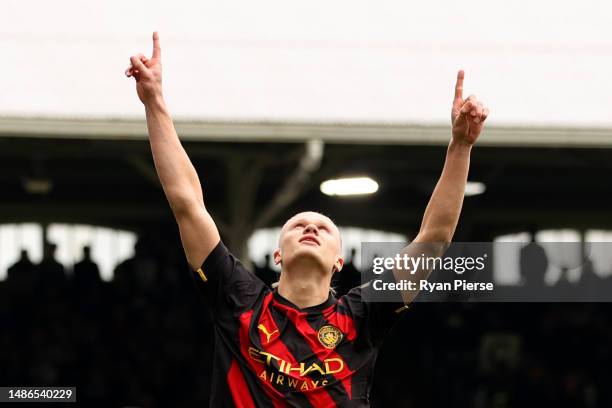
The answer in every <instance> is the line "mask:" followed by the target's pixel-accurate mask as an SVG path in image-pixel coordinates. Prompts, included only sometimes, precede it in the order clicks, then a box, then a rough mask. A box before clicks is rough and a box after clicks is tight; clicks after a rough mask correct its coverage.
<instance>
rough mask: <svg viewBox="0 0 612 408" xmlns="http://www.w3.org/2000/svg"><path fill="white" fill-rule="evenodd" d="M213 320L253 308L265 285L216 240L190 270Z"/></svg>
mask: <svg viewBox="0 0 612 408" xmlns="http://www.w3.org/2000/svg"><path fill="white" fill-rule="evenodd" d="M193 277H194V279H195V281H196V285H197V287H198V288H199V289H200V291H201V292H202V293H203V295H204V297H205V302H206V303H208V304H209V305H210V307H211V311H212V313H213V317H214V318H215V317H218V316H219V315H221V314H224V313H231V314H233V315H238V314H241V313H242V312H244V311H247V310H249V309H251V308H252V307H253V305H254V304H255V303H256V302H257V299H258V298H259V297H260V296H262V294H264V293H265V292H266V291H267V290H269V289H267V286H266V285H265V284H264V283H263V281H261V280H260V279H259V278H258V277H257V276H255V274H254V273H252V272H251V271H249V270H248V269H247V268H246V267H245V266H244V265H243V264H242V262H240V260H239V259H238V258H236V257H235V256H234V255H233V254H232V253H231V252H229V250H228V249H227V247H226V246H225V244H223V242H222V241H219V243H218V244H217V246H216V247H215V248H214V249H213V250H212V252H211V253H210V255H208V257H207V258H206V260H205V261H204V263H203V264H202V266H201V267H200V268H199V269H198V270H197V271H193Z"/></svg>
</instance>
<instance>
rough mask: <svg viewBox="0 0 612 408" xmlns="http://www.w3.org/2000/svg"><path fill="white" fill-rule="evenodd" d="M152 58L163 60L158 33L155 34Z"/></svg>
mask: <svg viewBox="0 0 612 408" xmlns="http://www.w3.org/2000/svg"><path fill="white" fill-rule="evenodd" d="M151 58H161V47H160V45H159V34H158V33H157V31H155V32H154V33H153V55H152V56H151Z"/></svg>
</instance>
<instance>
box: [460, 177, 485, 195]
mask: <svg viewBox="0 0 612 408" xmlns="http://www.w3.org/2000/svg"><path fill="white" fill-rule="evenodd" d="M486 189H487V186H485V184H484V183H481V182H479V181H468V182H467V184H466V185H465V192H464V195H465V196H466V197H469V196H475V195H478V194H482V193H484V192H485V191H486Z"/></svg>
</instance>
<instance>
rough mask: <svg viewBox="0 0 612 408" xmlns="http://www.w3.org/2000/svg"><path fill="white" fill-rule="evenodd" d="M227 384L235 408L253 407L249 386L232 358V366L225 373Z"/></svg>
mask: <svg viewBox="0 0 612 408" xmlns="http://www.w3.org/2000/svg"><path fill="white" fill-rule="evenodd" d="M227 383H228V384H229V386H230V392H231V393H232V399H233V400H234V405H235V406H236V408H252V407H254V406H255V402H254V401H253V397H252V396H251V392H250V391H249V386H248V385H247V383H246V380H245V379H244V374H242V371H240V366H239V365H238V362H237V361H236V359H234V358H232V365H231V366H230V369H229V371H228V372H227Z"/></svg>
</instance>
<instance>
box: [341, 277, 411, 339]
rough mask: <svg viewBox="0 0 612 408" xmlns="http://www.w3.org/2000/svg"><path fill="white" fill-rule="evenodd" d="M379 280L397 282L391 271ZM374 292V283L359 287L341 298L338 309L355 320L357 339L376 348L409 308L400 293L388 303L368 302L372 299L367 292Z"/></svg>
mask: <svg viewBox="0 0 612 408" xmlns="http://www.w3.org/2000/svg"><path fill="white" fill-rule="evenodd" d="M377 279H381V280H383V281H387V282H395V278H394V276H393V273H392V272H391V271H387V272H385V273H383V274H381V275H380V276H379V277H378V278H377ZM373 290H374V288H373V286H372V281H370V282H366V283H365V284H363V285H361V286H357V287H355V288H353V289H351V290H350V291H349V292H348V293H347V294H346V295H344V296H342V297H341V298H340V300H339V306H338V307H339V309H340V310H341V312H344V313H346V314H348V315H349V316H350V317H351V318H352V319H353V322H354V324H355V326H356V328H357V339H358V340H359V341H362V342H365V343H367V344H368V345H369V346H374V347H375V346H378V345H379V344H380V343H381V342H382V340H383V339H384V337H385V336H386V334H387V333H388V332H389V330H390V329H391V327H393V325H394V324H395V322H397V320H398V319H399V318H400V317H401V316H402V315H403V314H404V313H403V312H404V311H406V310H407V309H408V306H406V305H405V304H404V302H403V300H402V297H401V294H400V293H397V294H396V296H394V297H393V298H391V299H388V301H387V302H369V301H366V300H365V299H369V298H372V296H368V293H367V292H368V291H373ZM390 296H393V295H390Z"/></svg>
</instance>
